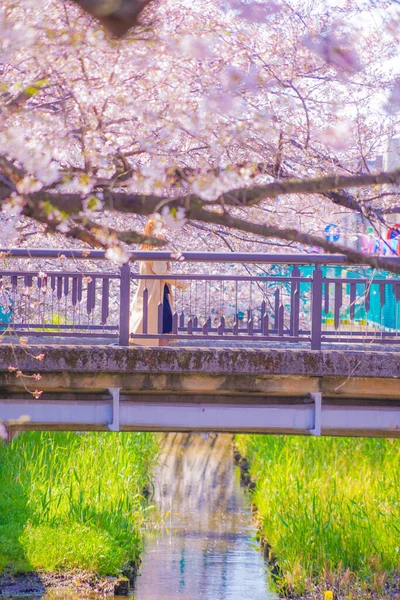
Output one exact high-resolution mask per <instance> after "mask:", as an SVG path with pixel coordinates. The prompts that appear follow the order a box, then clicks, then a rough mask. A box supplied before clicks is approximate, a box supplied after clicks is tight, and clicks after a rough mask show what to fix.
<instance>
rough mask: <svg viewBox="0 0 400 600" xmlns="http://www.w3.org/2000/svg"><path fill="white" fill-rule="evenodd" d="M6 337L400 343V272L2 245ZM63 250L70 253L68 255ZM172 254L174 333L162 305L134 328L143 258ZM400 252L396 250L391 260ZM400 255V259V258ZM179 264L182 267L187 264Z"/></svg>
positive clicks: (338, 264)
mask: <svg viewBox="0 0 400 600" xmlns="http://www.w3.org/2000/svg"><path fill="white" fill-rule="evenodd" d="M0 257H1V258H0V335H3V336H8V335H19V336H27V337H29V338H31V337H43V336H44V337H48V338H62V339H63V340H64V339H65V340H66V339H68V338H73V339H74V341H76V340H78V341H79V340H82V339H91V338H93V339H99V338H101V339H105V340H107V339H109V340H118V341H119V344H120V345H128V344H129V343H130V341H131V342H134V343H138V344H141V343H144V340H146V343H147V344H150V345H153V344H154V345H157V344H158V340H160V339H162V338H165V339H171V340H178V341H179V340H203V343H204V341H205V342H206V343H207V341H208V342H211V341H212V340H215V339H219V340H233V341H235V343H237V344H238V345H240V342H241V341H242V340H243V341H271V342H277V343H278V344H284V343H293V344H295V343H298V342H305V343H309V344H310V345H311V348H312V349H319V348H321V345H322V344H323V343H324V342H329V343H334V342H340V343H342V344H343V343H345V344H347V343H349V344H352V343H357V344H360V343H361V344H364V343H379V344H391V345H395V344H399V343H400V279H399V278H398V277H396V276H394V275H392V274H390V273H387V272H384V271H373V270H371V269H366V268H365V267H362V266H360V267H355V266H350V265H349V264H348V263H347V262H346V258H345V257H344V256H341V255H331V256H328V255H306V254H289V255H274V254H269V255H268V254H239V253H229V254H217V253H191V252H187V253H183V254H182V255H181V256H180V257H179V258H178V257H175V256H174V255H173V254H171V253H169V252H137V253H134V254H132V256H131V260H130V263H128V264H125V265H123V266H122V267H120V268H119V267H116V266H113V264H112V263H110V262H108V261H106V260H105V253H104V252H103V251H98V250H95V251H85V250H84V251H76V250H62V251H61V250H60V251H58V250H41V249H35V250H28V249H11V250H9V249H3V250H0ZM60 257H62V258H60ZM144 260H151V261H157V260H169V261H171V262H172V263H173V264H174V266H173V267H172V271H171V273H170V274H169V275H168V279H169V280H173V281H174V280H175V282H177V283H178V282H179V281H180V280H184V281H185V282H186V284H187V289H185V290H181V289H178V288H175V289H174V291H173V299H174V304H173V316H172V333H170V334H164V333H162V331H163V325H162V319H163V310H162V305H159V306H158V310H157V323H156V324H154V323H150V322H149V310H148V306H147V299H146V297H147V295H146V294H145V295H144V302H143V324H142V328H141V333H137V332H136V333H135V334H134V336H132V334H131V333H130V331H129V319H130V309H131V303H132V298H133V296H134V293H135V289H136V286H137V284H138V282H139V280H140V279H145V284H144V287H145V289H146V281H150V280H151V279H155V280H157V281H159V282H160V286H161V285H162V277H159V276H156V275H153V276H143V275H142V276H141V275H139V274H138V273H137V272H135V269H136V271H137V270H138V264H139V261H144ZM393 260H397V259H393V258H391V259H390V261H393ZM399 260H400V259H399ZM179 271H180V272H179Z"/></svg>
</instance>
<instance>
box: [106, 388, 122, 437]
mask: <svg viewBox="0 0 400 600" xmlns="http://www.w3.org/2000/svg"><path fill="white" fill-rule="evenodd" d="M108 391H109V392H110V394H111V398H112V405H111V406H112V421H111V423H110V424H109V425H108V429H109V430H110V431H120V419H119V395H120V391H121V388H109V390H108Z"/></svg>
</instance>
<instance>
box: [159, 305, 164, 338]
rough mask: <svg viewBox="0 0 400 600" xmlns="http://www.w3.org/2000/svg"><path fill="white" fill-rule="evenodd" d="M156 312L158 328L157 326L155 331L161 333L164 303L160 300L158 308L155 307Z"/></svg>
mask: <svg viewBox="0 0 400 600" xmlns="http://www.w3.org/2000/svg"><path fill="white" fill-rule="evenodd" d="M157 314H158V318H157V321H158V328H157V333H161V334H162V333H163V320H164V319H163V316H164V305H163V303H162V302H159V303H158V309H157Z"/></svg>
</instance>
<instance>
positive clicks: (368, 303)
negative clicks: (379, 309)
mask: <svg viewBox="0 0 400 600" xmlns="http://www.w3.org/2000/svg"><path fill="white" fill-rule="evenodd" d="M370 308H371V284H370V282H368V283H367V284H366V286H365V312H367V313H369V309H370Z"/></svg>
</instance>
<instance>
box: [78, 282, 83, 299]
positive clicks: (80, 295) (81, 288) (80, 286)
mask: <svg viewBox="0 0 400 600" xmlns="http://www.w3.org/2000/svg"><path fill="white" fill-rule="evenodd" d="M77 291H78V295H77V298H78V302H82V294H83V278H82V276H80V277H79V278H78V290H77Z"/></svg>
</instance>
